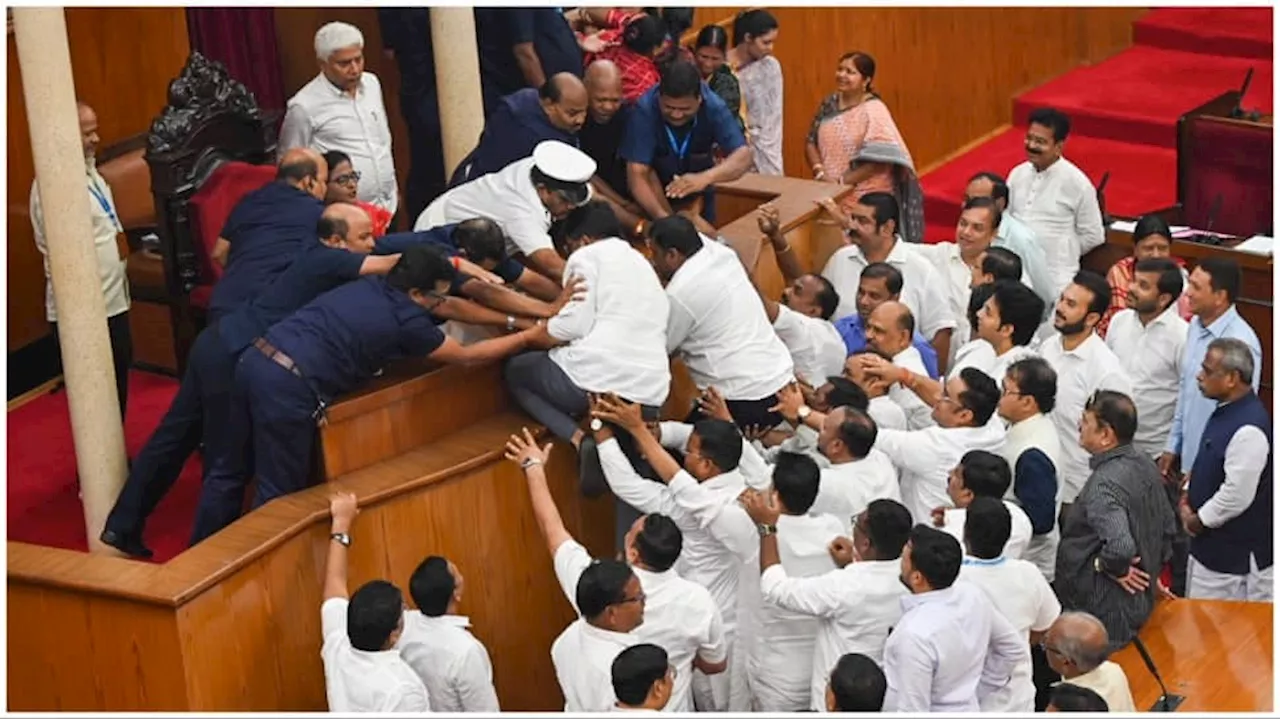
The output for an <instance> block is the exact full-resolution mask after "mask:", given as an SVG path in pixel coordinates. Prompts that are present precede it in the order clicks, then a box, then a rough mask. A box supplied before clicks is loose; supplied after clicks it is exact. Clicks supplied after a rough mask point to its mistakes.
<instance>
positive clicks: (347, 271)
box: [102, 202, 399, 558]
mask: <svg viewBox="0 0 1280 719" xmlns="http://www.w3.org/2000/svg"><path fill="white" fill-rule="evenodd" d="M317 238H318V239H319V241H318V242H317V241H316V240H317ZM373 249H374V237H373V222H372V221H371V220H370V219H369V215H368V214H367V213H366V212H365V211H364V210H362V209H360V208H359V207H357V206H355V205H350V204H347V203H343V202H339V203H335V204H333V205H329V206H328V207H326V208H325V209H324V210H323V212H322V214H321V215H320V217H319V220H318V222H317V223H316V224H314V225H312V228H311V233H310V239H309V240H308V241H307V243H306V245H305V246H303V247H301V248H299V251H297V252H294V253H293V255H291V258H292V259H293V261H292V263H291V264H290V265H289V267H288V268H287V269H286V270H285V271H284V272H282V273H281V274H280V275H279V276H278V277H277V278H276V279H275V281H274V282H272V283H270V285H268V286H267V287H265V288H263V289H262V290H261V291H260V292H258V293H257V294H255V296H254V297H253V299H252V301H250V302H248V303H246V304H244V305H242V306H241V307H240V308H239V309H238V310H236V311H234V312H232V313H230V314H228V315H226V316H225V317H223V318H221V319H220V320H219V321H217V322H211V323H210V324H209V325H208V326H206V327H205V329H204V330H203V331H201V333H200V334H199V335H198V336H197V337H196V340H195V343H194V344H193V345H192V347H191V355H190V358H189V361H188V366H187V371H186V373H185V374H184V375H183V377H182V384H181V386H180V387H179V388H178V393H177V395H175V396H174V398H173V402H172V403H171V404H170V405H169V411H168V412H167V413H166V414H165V416H164V418H163V419H162V420H161V421H160V426H159V427H157V428H156V431H155V432H154V433H153V434H152V435H151V438H150V439H149V440H148V441H147V444H146V446H145V447H143V449H142V452H140V453H139V454H138V457H137V459H136V460H135V461H134V463H133V467H132V468H131V470H130V472H129V479H128V480H127V481H126V483H125V487H124V489H123V490H122V491H121V493H120V496H119V497H118V498H117V499H116V504H115V507H114V508H113V509H112V510H111V514H110V516H109V517H108V518H107V522H106V528H105V529H104V530H103V532H102V541H103V542H104V543H106V544H108V545H110V546H113V547H115V548H117V549H119V550H120V551H122V552H124V553H125V554H128V555H130V556H136V557H143V558H146V557H149V556H151V550H150V549H148V548H147V547H146V546H145V545H144V544H143V542H142V531H143V527H144V526H145V524H146V520H147V517H148V516H149V515H150V514H151V512H152V511H153V510H154V509H155V507H156V505H157V504H158V503H159V502H160V499H161V498H163V497H164V495H165V493H167V492H168V491H169V488H170V487H172V486H173V483H174V481H175V480H177V478H178V474H179V472H181V470H182V465H183V463H184V462H186V460H187V457H189V456H190V455H191V453H192V452H194V451H195V449H196V447H198V446H200V444H201V443H203V445H204V450H203V453H202V458H203V487H202V489H201V495H200V505H199V507H198V509H197V510H196V522H195V529H194V530H193V533H192V544H195V543H196V542H199V541H200V540H201V539H204V538H205V537H207V536H209V535H210V534H212V533H213V532H215V531H217V529H220V528H221V527H223V526H225V525H226V524H229V523H230V522H231V521H233V520H234V519H235V518H236V517H237V516H239V514H240V508H241V506H242V504H243V495H242V492H243V488H241V489H240V492H241V494H240V495H237V493H236V490H235V487H236V483H237V482H239V481H240V480H241V478H243V476H244V475H245V464H244V461H243V457H244V456H245V452H246V451H247V449H246V447H245V446H244V445H245V443H246V441H247V438H246V436H245V435H244V434H243V433H242V432H241V430H244V429H245V428H244V427H241V426H238V425H237V424H236V423H234V422H232V421H231V420H230V412H231V409H230V405H231V390H232V387H233V386H234V377H235V365H236V360H237V359H238V358H239V356H240V353H241V352H243V351H244V350H245V349H246V348H248V347H249V346H251V345H252V344H253V342H254V340H255V339H257V338H258V337H260V336H262V335H263V334H265V333H266V331H267V329H268V328H269V327H271V325H273V324H275V323H277V322H279V321H280V320H282V319H284V318H286V317H288V316H289V315H291V314H293V312H294V311H296V310H297V309H298V308H300V307H302V306H303V305H305V304H307V303H308V302H310V301H311V300H313V299H315V298H316V297H319V296H320V295H321V294H323V293H325V292H327V291H328V290H330V289H333V288H335V287H337V286H339V285H341V284H343V283H345V282H348V281H350V280H354V279H356V278H358V277H360V276H361V275H367V274H385V273H387V272H388V271H390V269H391V267H392V266H394V265H395V263H396V260H398V259H399V255H386V256H380V257H373V256H370V252H372V251H373Z"/></svg>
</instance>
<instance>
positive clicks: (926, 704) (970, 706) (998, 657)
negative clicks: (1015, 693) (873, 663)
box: [884, 580, 1026, 713]
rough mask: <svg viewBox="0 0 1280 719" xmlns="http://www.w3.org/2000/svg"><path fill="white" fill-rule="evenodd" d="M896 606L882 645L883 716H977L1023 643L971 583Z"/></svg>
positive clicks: (1006, 675) (909, 598) (905, 599)
mask: <svg viewBox="0 0 1280 719" xmlns="http://www.w3.org/2000/svg"><path fill="white" fill-rule="evenodd" d="M901 603H902V619H900V620H899V621H898V623H897V625H896V626H894V628H893V633H892V634H890V635H889V641H887V642H886V643H885V647H884V677H885V681H886V682H887V683H888V685H889V688H888V691H887V692H885V696H884V710H885V711H897V712H913V713H923V712H964V711H969V712H972V711H978V710H979V706H980V702H982V701H983V699H985V698H986V697H987V695H989V694H991V693H992V692H993V691H995V690H996V689H997V688H999V687H1001V686H1004V685H1005V684H1006V683H1007V682H1008V681H1009V678H1010V677H1011V676H1012V675H1013V671H1014V669H1015V667H1016V666H1017V664H1018V660H1019V659H1020V658H1021V656H1022V651H1023V649H1024V648H1025V645H1026V638H1025V637H1021V636H1019V635H1018V633H1017V632H1016V631H1014V629H1013V627H1012V626H1011V625H1010V624H1009V621H1008V620H1007V619H1005V618H1004V617H1003V616H1001V614H1000V612H998V611H997V610H996V608H995V606H994V605H992V603H991V600H989V599H987V597H986V595H985V594H983V592H982V590H981V589H979V588H978V587H977V586H975V585H973V584H971V583H969V582H966V581H963V580H958V581H956V583H955V584H952V585H951V586H950V587H948V588H946V589H940V590H937V591H932V592H926V593H924V594H912V595H908V596H905V597H903V598H902V600H901Z"/></svg>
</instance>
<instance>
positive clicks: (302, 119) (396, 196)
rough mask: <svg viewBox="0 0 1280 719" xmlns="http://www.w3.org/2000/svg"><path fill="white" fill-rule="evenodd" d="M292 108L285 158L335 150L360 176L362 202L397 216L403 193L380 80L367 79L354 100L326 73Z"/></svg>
mask: <svg viewBox="0 0 1280 719" xmlns="http://www.w3.org/2000/svg"><path fill="white" fill-rule="evenodd" d="M288 104H289V108H288V110H287V111H286V112H285V115H284V124H282V125H281V126H280V143H279V151H280V154H281V155H283V154H284V152H285V151H286V150H292V149H293V148H295V147H310V148H312V149H314V150H315V151H316V152H319V153H322V154H323V153H325V152H329V151H330V150H338V151H339V152H344V153H346V154H347V156H349V157H350V158H351V166H352V167H353V168H354V169H355V170H356V172H359V173H360V188H359V197H360V199H361V200H363V201H365V202H372V203H373V204H375V205H377V206H379V207H381V208H383V209H385V210H386V211H387V212H390V213H391V214H392V215H394V214H395V213H396V208H397V207H398V206H399V204H400V191H399V189H398V188H397V186H396V168H395V163H394V159H393V157H392V154H391V126H390V125H388V124H387V109H386V107H384V106H383V104H382V83H380V82H379V81H378V76H377V75H374V74H373V73H371V72H366V73H364V74H363V75H362V76H361V77H360V84H359V85H358V86H357V87H356V95H355V97H352V96H351V95H348V94H347V93H345V92H343V91H342V90H339V89H338V88H337V87H336V86H334V84H333V83H331V82H329V80H328V79H326V78H325V76H324V74H323V73H321V74H319V75H316V76H315V78H314V79H312V80H311V82H309V83H307V84H306V85H303V86H302V89H301V90H298V94H296V95H294V96H293V97H291V98H289V103H288ZM329 170H330V172H332V170H333V168H329Z"/></svg>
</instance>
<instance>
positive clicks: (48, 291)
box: [30, 159, 129, 322]
mask: <svg viewBox="0 0 1280 719" xmlns="http://www.w3.org/2000/svg"><path fill="white" fill-rule="evenodd" d="M84 172H85V187H86V192H85V200H86V201H87V202H88V203H89V228H90V231H91V232H92V235H91V236H92V238H93V252H94V255H95V256H96V257H97V259H98V279H99V280H101V281H102V297H103V299H104V300H106V304H107V317H115V316H116V315H118V314H120V313H121V312H128V311H129V279H128V277H127V276H126V275H125V262H124V260H121V259H120V246H119V245H117V244H116V235H117V234H119V233H121V232H124V228H123V227H121V226H120V220H119V215H118V214H117V210H116V201H115V197H113V196H112V194H111V186H110V185H108V184H107V181H106V180H105V179H103V177H102V175H100V174H98V167H97V165H96V164H95V163H94V161H93V160H91V159H90V160H86V161H85V166H84ZM99 197H101V198H102V202H100V201H99V200H98V198H99ZM103 202H105V203H106V207H103ZM30 210H31V229H32V231H33V232H34V234H35V238H36V249H37V250H40V257H41V258H42V259H43V260H44V316H45V319H47V320H49V321H50V322H57V321H58V310H57V307H55V306H54V302H53V274H52V272H51V271H50V269H49V240H48V238H46V236H45V232H44V210H43V208H42V206H41V204H40V187H39V186H38V185H37V184H36V183H35V181H34V180H33V181H32V182H31V200H30Z"/></svg>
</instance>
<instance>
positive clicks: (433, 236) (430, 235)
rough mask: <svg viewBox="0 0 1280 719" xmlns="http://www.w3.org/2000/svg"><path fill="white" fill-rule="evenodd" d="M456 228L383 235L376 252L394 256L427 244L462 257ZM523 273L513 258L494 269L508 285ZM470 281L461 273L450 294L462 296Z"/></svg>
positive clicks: (448, 253) (445, 226)
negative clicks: (455, 234)
mask: <svg viewBox="0 0 1280 719" xmlns="http://www.w3.org/2000/svg"><path fill="white" fill-rule="evenodd" d="M456 227H457V225H456V224H453V225H440V226H439V227H432V228H431V229H429V230H422V231H420V232H395V233H392V234H389V235H383V236H382V237H379V238H378V239H377V240H375V241H374V245H373V246H374V252H375V253H376V254H379V255H394V254H398V253H401V252H404V251H405V250H407V249H409V248H410V247H413V246H414V245H424V244H425V245H431V246H432V247H438V248H440V250H442V251H443V252H444V253H445V254H446V255H448V256H449V257H460V256H461V255H462V251H461V250H460V249H459V248H458V243H457V242H454V240H453V230H454V228H456ZM523 273H524V265H522V264H520V263H519V262H517V261H516V260H515V259H514V258H512V257H507V258H505V259H503V260H502V262H499V263H498V266H497V267H494V268H493V274H495V275H497V276H499V277H501V278H502V281H503V282H506V283H507V284H511V283H513V282H515V281H516V280H518V279H520V275H521V274H523ZM469 279H472V277H471V276H470V275H466V274H463V273H461V272H459V273H458V274H457V276H456V277H455V278H454V280H453V285H452V286H451V287H450V288H449V292H450V293H451V294H455V295H461V294H462V285H463V283H464V282H466V281H467V280H469Z"/></svg>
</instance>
